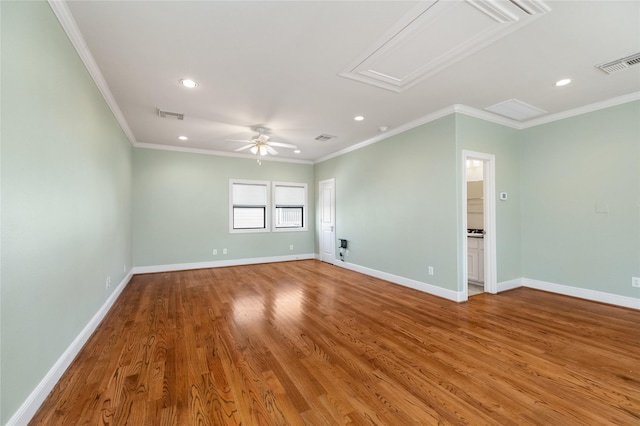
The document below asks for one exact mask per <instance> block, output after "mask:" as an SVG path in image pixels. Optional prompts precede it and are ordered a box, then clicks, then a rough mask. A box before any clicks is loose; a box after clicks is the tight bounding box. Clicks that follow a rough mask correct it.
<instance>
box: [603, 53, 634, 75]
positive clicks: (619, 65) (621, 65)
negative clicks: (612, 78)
mask: <svg viewBox="0 0 640 426" xmlns="http://www.w3.org/2000/svg"><path fill="white" fill-rule="evenodd" d="M638 64H640V53H636V54H634V55H631V56H627V57H626V58H622V59H616V60H615V61H611V62H607V63H606V64H600V65H596V68H599V69H601V70H602V71H604V72H606V73H607V74H611V73H612V72H616V71H620V70H623V69H625V68H629V67H630V66H632V65H638Z"/></svg>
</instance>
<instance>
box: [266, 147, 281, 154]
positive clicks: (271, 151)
mask: <svg viewBox="0 0 640 426" xmlns="http://www.w3.org/2000/svg"><path fill="white" fill-rule="evenodd" d="M267 151H268V152H269V154H271V155H278V151H276V150H275V149H273V148H271V147H270V146H269V145H267Z"/></svg>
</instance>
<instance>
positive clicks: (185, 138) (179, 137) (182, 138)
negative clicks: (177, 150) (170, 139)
mask: <svg viewBox="0 0 640 426" xmlns="http://www.w3.org/2000/svg"><path fill="white" fill-rule="evenodd" d="M178 139H180V140H181V141H186V140H187V139H189V138H188V137H186V136H178Z"/></svg>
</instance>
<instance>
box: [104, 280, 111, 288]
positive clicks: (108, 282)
mask: <svg viewBox="0 0 640 426" xmlns="http://www.w3.org/2000/svg"><path fill="white" fill-rule="evenodd" d="M105 287H106V288H107V290H109V288H110V287H111V277H107V282H106V283H105Z"/></svg>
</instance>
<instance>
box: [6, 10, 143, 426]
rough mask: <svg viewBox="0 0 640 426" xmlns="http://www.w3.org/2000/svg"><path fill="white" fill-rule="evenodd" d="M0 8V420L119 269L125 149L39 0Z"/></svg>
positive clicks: (127, 177) (94, 308) (127, 223)
mask: <svg viewBox="0 0 640 426" xmlns="http://www.w3.org/2000/svg"><path fill="white" fill-rule="evenodd" d="M0 7H1V26H2V27H1V31H2V42H1V43H2V44H1V48H2V70H1V71H2V72H1V84H2V101H1V102H2V107H1V113H2V116H1V120H2V129H1V133H0V136H1V146H0V148H1V151H0V152H1V169H0V170H1V189H2V191H1V203H2V204H1V205H2V225H1V244H2V250H1V259H0V261H1V264H2V272H1V309H0V321H1V336H2V345H1V368H2V378H1V384H0V386H1V401H0V407H1V409H2V413H1V416H0V423H2V424H4V423H5V422H6V421H7V420H8V419H9V418H10V417H11V416H12V415H13V413H14V412H15V411H16V410H17V409H18V407H19V406H20V405H21V404H22V403H23V402H24V401H25V399H26V398H27V397H28V396H29V394H30V393H31V392H32V391H33V390H34V388H35V387H36V385H37V384H38V383H39V382H40V381H41V380H42V378H43V377H44V376H45V374H46V373H47V372H48V371H49V370H50V369H51V367H52V366H53V365H54V363H55V362H56V361H57V360H58V359H59V357H60V356H61V355H62V353H63V352H64V351H65V350H66V349H67V348H68V347H69V345H70V344H71V343H72V341H73V340H74V339H75V338H76V337H77V336H78V335H79V334H80V332H81V331H82V329H83V328H84V327H85V326H86V325H87V324H88V323H89V321H90V320H91V318H92V317H93V316H94V315H95V314H96V312H98V310H99V309H100V307H101V306H102V305H103V304H104V303H105V301H106V299H107V298H108V297H109V295H110V294H111V292H112V291H113V289H114V288H115V287H116V285H117V284H118V283H119V282H121V281H122V280H123V279H124V277H125V273H124V272H123V266H125V265H126V268H127V269H129V268H130V267H131V219H130V218H131V164H132V160H131V155H132V148H131V144H130V143H129V141H128V140H127V138H126V137H125V135H124V134H123V132H122V130H121V129H120V127H119V126H118V123H117V122H116V120H115V119H114V118H113V116H112V114H111V111H110V110H109V108H108V107H107V105H106V104H105V102H104V100H103V98H102V96H101V95H100V93H99V91H98V90H97V88H96V87H95V84H94V83H93V80H92V79H91V77H90V76H89V74H88V73H87V71H86V69H85V67H84V65H83V64H82V62H81V60H80V59H79V57H78V55H77V53H76V51H75V50H74V49H73V47H72V46H71V44H70V42H69V40H68V39H67V36H66V35H65V33H64V31H63V30H62V28H61V26H60V24H59V23H58V21H57V19H56V18H55V16H54V14H53V12H52V11H51V9H50V7H49V6H48V4H47V3H45V2H7V1H3V2H0ZM107 276H111V280H112V286H111V289H110V290H106V288H105V281H106V278H107Z"/></svg>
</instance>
